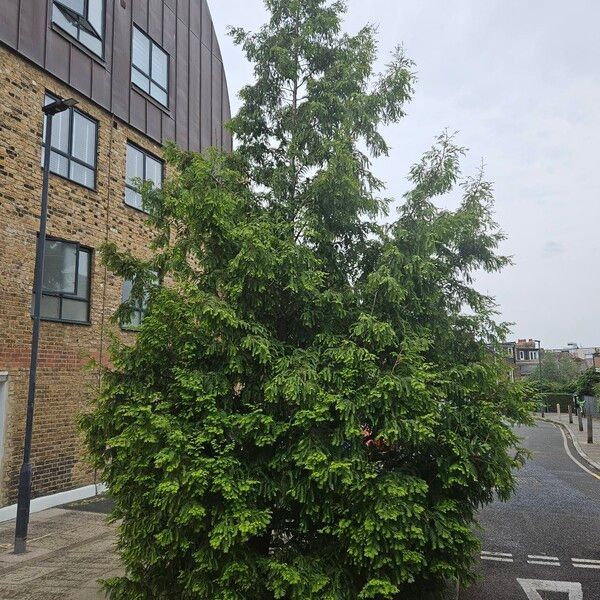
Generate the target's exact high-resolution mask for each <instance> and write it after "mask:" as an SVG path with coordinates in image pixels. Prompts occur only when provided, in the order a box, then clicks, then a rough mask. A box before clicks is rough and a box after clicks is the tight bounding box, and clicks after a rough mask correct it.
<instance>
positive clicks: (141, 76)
mask: <svg viewBox="0 0 600 600" xmlns="http://www.w3.org/2000/svg"><path fill="white" fill-rule="evenodd" d="M132 46H133V48H132V60H131V81H132V83H134V84H135V85H136V86H137V87H138V88H140V89H141V90H142V91H144V92H146V94H148V95H149V96H151V97H152V98H154V99H155V100H156V101H158V102H160V103H161V104H162V105H163V106H168V105H169V55H168V54H167V53H166V52H165V51H164V50H163V49H162V48H161V47H160V46H159V45H158V44H156V43H154V42H153V41H152V40H151V39H150V38H149V37H148V36H147V35H146V34H145V33H144V32H143V31H141V30H140V29H138V28H137V27H134V28H133V43H132Z"/></svg>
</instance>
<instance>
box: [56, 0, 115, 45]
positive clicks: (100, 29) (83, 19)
mask: <svg viewBox="0 0 600 600" xmlns="http://www.w3.org/2000/svg"><path fill="white" fill-rule="evenodd" d="M52 4H53V8H52V22H53V23H55V24H56V25H58V26H59V27H60V28H61V29H62V30H63V31H65V32H66V33H68V34H69V35H70V36H71V37H73V38H75V39H76V40H77V41H78V42H79V43H81V44H83V45H84V46H85V47H86V48H88V49H89V50H91V51H92V52H93V53H94V54H97V55H98V56H103V54H104V0H53V3H52Z"/></svg>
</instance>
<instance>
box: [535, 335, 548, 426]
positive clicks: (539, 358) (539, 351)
mask: <svg viewBox="0 0 600 600" xmlns="http://www.w3.org/2000/svg"><path fill="white" fill-rule="evenodd" d="M533 341H534V342H536V343H537V349H538V370H539V372H540V373H539V375H540V394H541V393H542V342H541V341H540V340H533ZM544 402H545V401H544ZM545 406H546V405H545V404H544V406H542V417H543V416H544V414H545V410H544V408H545Z"/></svg>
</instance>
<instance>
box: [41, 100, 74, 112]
mask: <svg viewBox="0 0 600 600" xmlns="http://www.w3.org/2000/svg"><path fill="white" fill-rule="evenodd" d="M76 104H77V100H75V98H66V99H65V100H60V99H59V100H55V101H54V102H51V103H50V104H46V106H44V108H42V110H43V112H44V114H45V115H56V114H58V113H61V112H63V111H65V110H68V109H69V108H71V107H73V106H75V105H76Z"/></svg>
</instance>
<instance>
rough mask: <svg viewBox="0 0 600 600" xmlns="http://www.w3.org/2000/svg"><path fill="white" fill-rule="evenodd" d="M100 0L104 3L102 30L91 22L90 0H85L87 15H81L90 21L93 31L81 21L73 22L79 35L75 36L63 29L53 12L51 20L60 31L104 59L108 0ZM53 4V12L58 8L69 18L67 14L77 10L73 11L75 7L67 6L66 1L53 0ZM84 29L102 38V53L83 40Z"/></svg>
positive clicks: (99, 38) (97, 37)
mask: <svg viewBox="0 0 600 600" xmlns="http://www.w3.org/2000/svg"><path fill="white" fill-rule="evenodd" d="M99 2H100V3H101V5H102V26H101V30H100V31H96V29H95V27H94V26H93V25H92V24H91V23H90V22H89V7H90V0H83V3H84V13H85V15H81V16H82V17H83V18H84V19H85V20H86V21H87V22H88V23H89V27H90V29H91V30H92V31H88V30H87V29H85V28H84V27H83V26H82V25H81V24H80V23H77V24H76V23H72V25H73V26H74V27H76V28H77V37H75V36H73V35H72V34H71V33H70V32H68V31H66V30H65V29H63V28H62V27H61V26H60V25H59V24H58V23H57V22H56V21H55V20H54V16H53V14H52V15H51V17H50V20H51V22H52V25H53V26H56V27H57V28H58V29H60V31H61V32H63V33H64V34H65V35H67V36H68V37H69V38H70V39H72V40H75V41H76V42H77V43H78V44H79V45H81V46H83V47H84V48H85V49H86V50H87V51H88V52H91V53H92V54H93V55H94V56H96V57H99V58H100V59H102V60H104V58H105V54H106V48H105V41H106V0H99ZM51 4H52V13H54V9H55V8H56V9H57V10H60V11H61V13H62V14H63V15H64V16H65V18H67V15H68V14H69V13H72V12H75V11H73V9H71V8H70V7H68V6H66V5H65V4H64V2H62V1H61V0H51ZM76 14H79V13H76ZM82 29H83V30H84V31H86V33H88V34H90V35H92V36H94V37H96V39H98V40H100V44H101V47H102V51H101V53H100V54H98V53H97V52H96V51H95V50H93V49H92V48H90V47H89V46H88V45H86V43H85V42H83V41H82V40H81V31H82ZM92 32H93V33H92ZM94 34H95V35H94Z"/></svg>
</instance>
